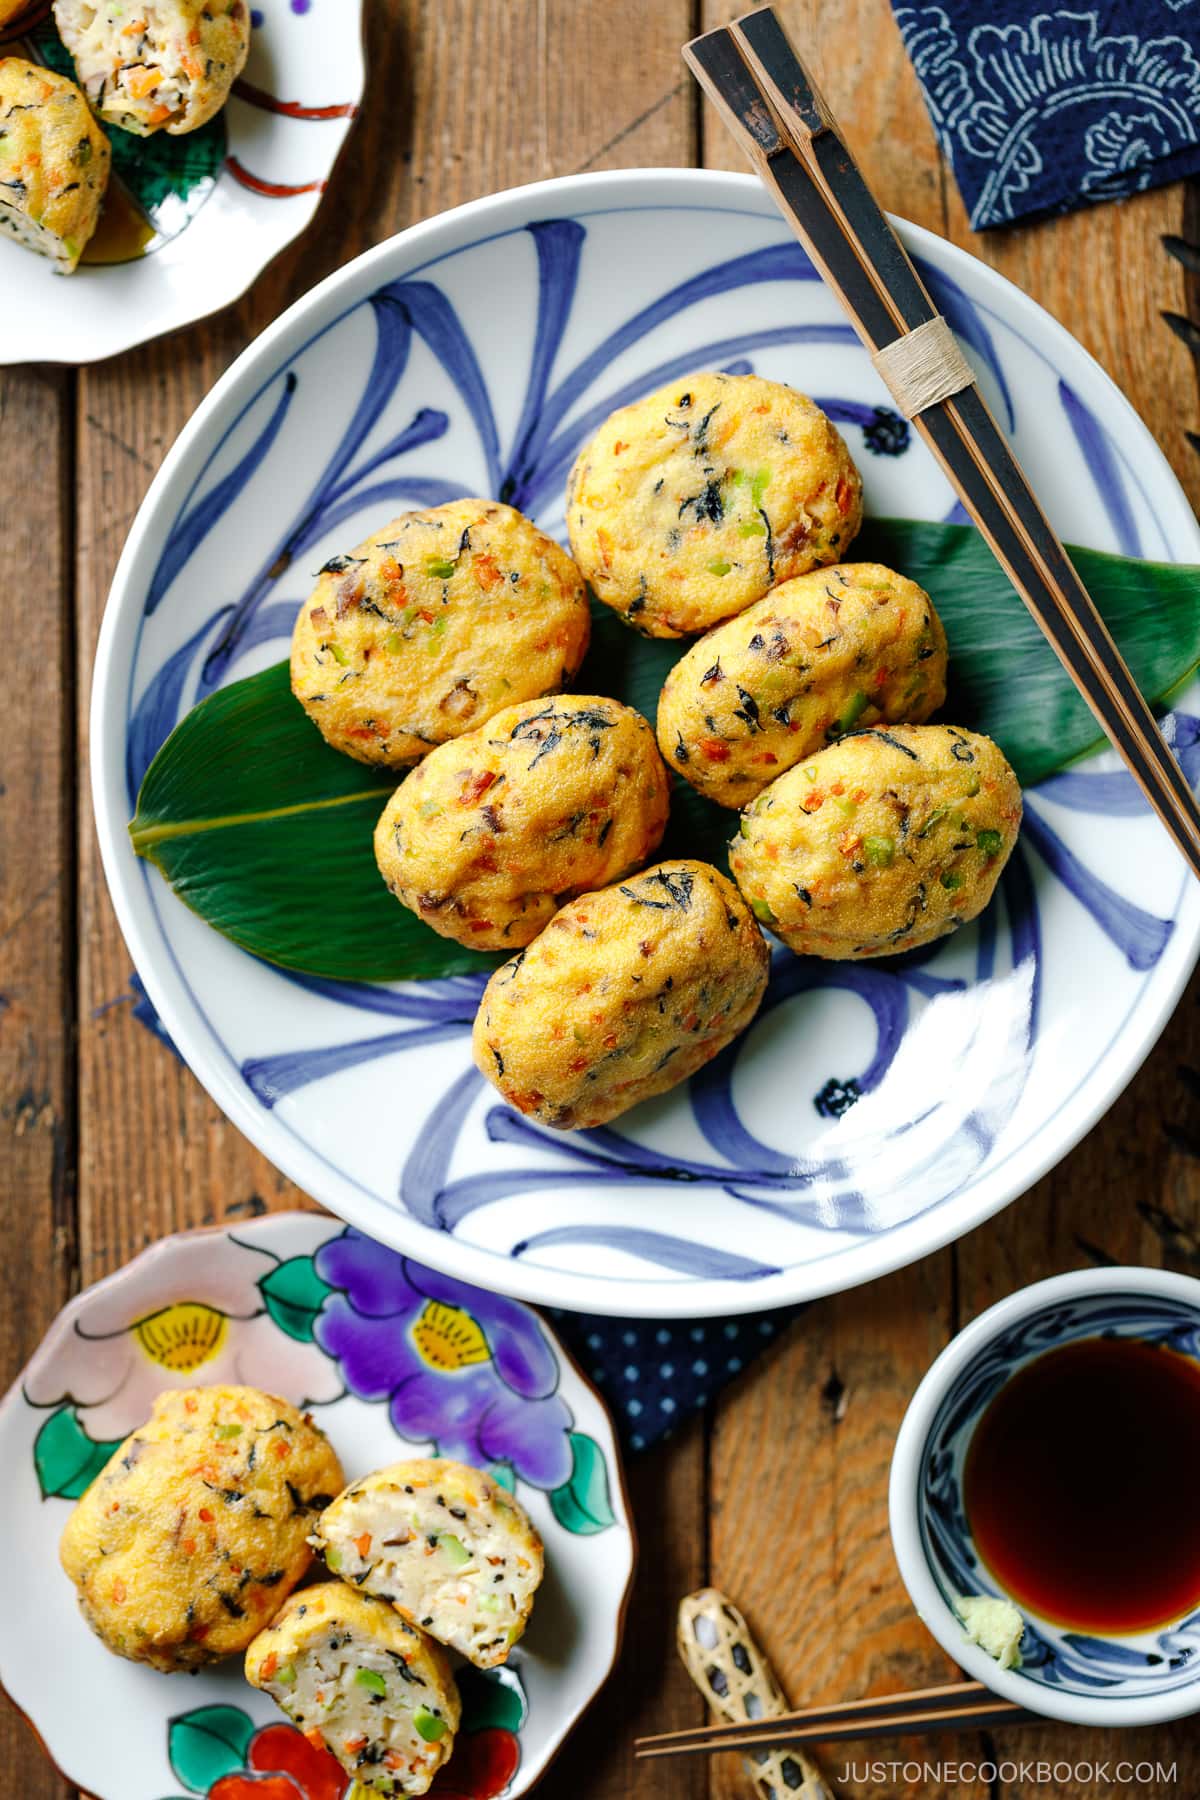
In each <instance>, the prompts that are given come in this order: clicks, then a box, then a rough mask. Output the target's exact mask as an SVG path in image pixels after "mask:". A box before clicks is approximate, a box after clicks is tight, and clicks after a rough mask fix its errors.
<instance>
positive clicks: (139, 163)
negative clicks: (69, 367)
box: [0, 0, 365, 364]
mask: <svg viewBox="0 0 1200 1800" xmlns="http://www.w3.org/2000/svg"><path fill="white" fill-rule="evenodd" d="M49 12H50V6H49V0H29V5H28V6H27V7H26V8H25V9H24V10H23V11H22V12H21V13H20V14H19V15H18V16H17V17H16V18H14V19H13V21H12V23H11V24H10V25H9V26H7V27H5V28H0V55H18V56H26V57H29V58H31V59H32V60H34V61H36V62H44V63H46V64H48V65H49V66H51V67H53V68H56V69H58V70H59V71H60V72H61V73H62V74H64V75H69V76H73V74H74V71H73V68H72V65H71V59H70V57H69V55H68V54H67V52H66V51H65V50H64V49H63V46H62V43H61V41H60V40H59V37H58V34H57V32H56V31H55V29H54V24H53V21H52V20H51V18H50V17H49ZM251 15H252V27H253V35H252V37H251V45H250V60H249V62H248V63H247V65H246V69H245V72H244V74H243V75H242V78H241V79H240V81H238V83H237V85H236V87H235V88H234V91H233V95H232V97H231V99H230V101H229V104H228V105H227V106H226V107H225V108H224V110H223V111H222V112H221V113H219V114H218V116H217V117H216V118H215V119H213V120H211V121H210V123H209V124H207V125H205V126H202V127H201V129H200V130H199V131H193V132H190V133H188V135H187V136H185V137H168V136H167V135H166V134H165V133H163V132H159V133H158V134H157V135H156V136H154V137H151V138H139V137H134V136H132V135H131V134H130V133H129V132H125V131H117V130H112V131H110V132H109V134H108V135H109V138H110V140H111V142H112V147H113V180H112V184H111V186H110V189H109V194H108V198H107V199H106V201H105V210H104V215H103V217H102V219H101V222H100V226H99V229H98V230H97V233H96V236H95V238H94V239H93V242H92V244H91V245H89V247H88V250H87V251H86V252H85V255H84V261H83V263H82V264H81V265H80V267H79V269H78V270H77V271H76V273H75V274H74V275H72V276H70V277H63V276H61V275H56V274H55V272H54V270H53V269H52V267H51V266H50V264H49V263H48V262H47V261H45V259H44V258H42V257H38V256H32V255H31V254H30V253H29V251H27V250H23V249H22V248H21V247H20V246H19V245H18V244H15V243H13V242H11V241H10V240H8V239H5V240H4V241H2V242H0V293H3V295H4V332H3V334H2V336H0V364H4V363H25V362H64V363H90V362H98V361H100V359H101V358H102V357H106V356H115V355H116V354H117V353H118V352H119V351H122V350H129V349H132V348H133V346H134V345H135V344H144V343H145V342H147V340H148V339H150V338H154V337H159V336H160V335H161V334H162V333H163V332H165V331H177V330H179V329H180V328H181V327H182V326H184V325H190V324H192V323H193V322H194V321H195V320H197V319H203V318H205V317H207V315H208V314H209V313H212V312H216V311H218V310H219V309H220V308H221V307H223V306H229V305H230V304H231V303H232V302H233V301H234V300H236V299H237V298H238V296H239V295H240V294H244V293H245V291H246V289H247V288H248V287H249V286H250V284H251V283H252V282H253V281H255V280H256V279H257V277H258V276H259V275H260V274H261V273H262V271H263V270H264V269H265V268H266V266H267V264H268V263H269V262H271V261H272V260H273V259H274V258H275V257H276V256H278V255H279V252H280V251H281V250H283V249H284V248H285V247H286V246H287V245H288V244H290V243H291V242H292V240H293V238H296V237H298V236H299V235H300V233H301V232H302V231H303V230H304V228H305V226H306V225H307V224H308V222H309V220H310V219H311V218H312V216H313V214H314V213H315V212H316V210H317V207H318V206H319V205H320V203H321V195H322V194H323V193H324V191H325V185H326V182H327V181H328V179H329V176H330V173H331V172H332V169H333V165H334V163H335V162H336V161H337V159H338V156H339V154H340V152H341V148H342V145H343V144H344V143H345V141H346V134H347V133H348V131H349V129H350V126H351V123H352V121H353V119H354V115H355V113H356V112H357V110H358V104H359V101H360V100H361V98H362V92H363V85H364V81H365V67H364V63H363V51H362V0H256V3H255V4H254V5H253V6H252V8H251Z"/></svg>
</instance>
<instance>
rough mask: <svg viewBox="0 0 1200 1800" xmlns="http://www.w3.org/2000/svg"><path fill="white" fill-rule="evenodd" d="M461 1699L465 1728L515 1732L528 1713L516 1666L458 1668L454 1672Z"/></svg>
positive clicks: (463, 1725)
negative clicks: (455, 1672) (508, 1667)
mask: <svg viewBox="0 0 1200 1800" xmlns="http://www.w3.org/2000/svg"><path fill="white" fill-rule="evenodd" d="M455 1679H456V1681H457V1682H458V1692H459V1696H460V1698H461V1700H462V1709H463V1719H462V1729H463V1730H464V1731H490V1730H493V1729H494V1728H496V1727H497V1726H498V1727H499V1728H500V1729H501V1730H502V1731H512V1732H518V1731H520V1729H521V1727H522V1726H523V1725H524V1723H525V1721H526V1719H527V1718H528V1717H529V1703H528V1701H527V1700H526V1698H525V1689H524V1687H523V1686H522V1685H521V1677H520V1676H519V1675H518V1674H517V1671H516V1670H515V1669H488V1670H486V1671H485V1670H483V1669H472V1668H469V1667H468V1668H465V1669H459V1670H458V1671H457V1674H456V1676H455Z"/></svg>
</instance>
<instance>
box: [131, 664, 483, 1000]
mask: <svg viewBox="0 0 1200 1800" xmlns="http://www.w3.org/2000/svg"><path fill="white" fill-rule="evenodd" d="M395 786H396V776H395V774H394V773H392V772H389V771H386V770H376V769H371V768H368V767H367V766H366V764H364V763H356V762H353V761H351V759H350V758H349V757H348V756H342V755H340V754H339V752H338V751H336V750H331V749H330V748H329V746H328V744H326V742H325V740H324V739H323V738H322V737H321V735H320V733H319V732H318V731H317V730H316V729H315V728H314V726H313V725H312V724H311V723H310V722H309V720H308V718H307V717H306V716H305V714H304V712H303V711H302V709H301V708H300V707H299V706H298V705H297V704H296V701H295V700H294V699H293V697H292V692H291V685H290V679H289V674H288V665H287V664H286V663H277V664H276V665H275V666H274V667H273V668H270V669H266V670H264V672H263V673H262V674H261V675H251V676H250V677H249V678H248V680H246V681H236V682H234V683H233V685H232V686H231V687H227V688H221V689H220V690H219V691H218V692H217V693H215V694H213V695H212V696H211V697H210V698H209V699H207V700H203V701H201V703H200V705H199V706H197V707H195V708H193V710H192V711H191V712H190V713H189V714H188V715H187V717H186V718H185V719H183V720H182V721H181V722H180V724H179V725H178V726H177V727H176V729H175V730H174V731H173V732H172V734H171V736H170V737H169V738H168V739H167V742H166V743H165V744H164V745H163V747H162V749H161V750H160V751H159V753H158V755H157V756H156V757H155V759H154V761H153V763H152V764H151V765H150V768H149V770H148V772H147V774H146V779H145V781H144V782H143V783H142V791H141V793H140V794H139V795H138V808H137V815H136V817H135V818H134V821H133V823H132V825H131V826H130V828H129V831H130V837H131V838H132V840H133V847H134V849H135V850H136V851H137V852H138V854H139V855H140V856H145V857H147V858H148V859H149V860H150V861H151V862H153V863H155V864H157V866H158V867H159V868H160V869H161V870H162V872H163V874H164V875H165V876H166V878H167V880H168V881H169V882H170V883H171V886H172V887H173V888H174V889H175V892H176V893H177V894H178V895H179V896H180V898H181V899H183V900H185V901H186V902H187V904H188V905H189V906H191V907H193V908H194V909H195V910H196V912H198V913H199V914H200V915H201V916H202V917H203V918H205V919H207V920H208V922H209V924H210V925H215V926H216V927H217V929H218V930H219V931H223V932H224V933H225V934H226V936H227V937H231V938H232V939H233V940H234V942H235V943H237V944H241V946H242V947H243V949H245V950H250V951H252V952H253V953H254V954H255V955H256V956H263V957H266V958H267V960H268V961H269V962H277V963H282V964H283V965H284V967H286V968H290V969H304V970H305V971H307V973H309V974H311V975H328V976H333V977H336V978H341V979H343V980H350V981H386V980H401V979H406V978H411V979H420V978H422V977H424V978H429V977H431V976H435V975H465V974H470V973H471V972H472V971H474V970H476V969H490V968H493V967H494V966H495V964H496V963H497V962H499V961H500V960H502V959H501V958H500V957H498V956H485V955H482V954H481V953H480V952H479V951H476V950H464V949H462V947H461V946H460V945H458V944H455V943H452V942H451V941H450V939H449V938H442V937H439V936H438V935H437V933H436V932H435V931H431V930H430V928H429V926H428V925H425V924H423V923H422V922H421V920H420V919H418V918H417V917H416V915H415V914H413V913H410V912H409V911H408V909H407V908H406V907H403V906H400V905H398V904H397V902H396V901H395V900H393V898H392V896H391V895H390V894H389V893H388V891H387V889H386V887H385V886H384V884H383V881H382V879H381V877H380V874H379V870H378V869H377V868H376V866H375V855H374V851H373V849H372V846H371V834H372V832H373V831H374V829H375V822H376V820H377V819H378V817H379V815H380V813H381V812H382V811H383V808H384V805H385V803H386V801H387V798H388V796H389V794H390V793H391V792H392V790H393V788H394V787H395Z"/></svg>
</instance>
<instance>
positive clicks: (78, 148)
mask: <svg viewBox="0 0 1200 1800" xmlns="http://www.w3.org/2000/svg"><path fill="white" fill-rule="evenodd" d="M111 162H112V153H111V151H110V150H109V147H108V139H107V138H106V137H105V135H104V133H103V132H102V131H101V129H100V127H99V126H98V125H97V123H96V121H95V119H93V117H92V115H91V113H90V111H89V110H88V105H87V102H86V100H85V99H84V97H83V95H82V94H81V93H80V91H79V89H78V88H77V87H76V86H75V83H74V82H73V81H68V80H67V79H66V78H65V76H62V75H55V74H54V73H52V71H51V70H49V69H43V68H40V67H39V66H37V65H36V64H34V63H29V62H23V61H22V59H21V58H20V57H19V56H5V57H0V234H3V235H4V236H6V237H11V238H15V239H16V241H17V243H19V244H24V246H25V248H26V249H27V250H36V251H37V252H38V254H39V255H40V256H46V257H49V258H50V260H51V262H53V263H55V264H56V265H57V268H58V272H59V274H61V275H70V274H71V273H72V271H73V270H74V268H75V266H76V264H77V263H78V261H79V258H80V257H81V256H82V254H83V251H84V248H85V246H86V244H87V242H88V240H89V238H90V237H91V235H92V233H93V232H94V231H95V229H96V221H97V219H98V218H99V217H100V206H101V203H102V201H103V199H104V194H105V190H106V188H107V187H108V176H109V168H110V165H111Z"/></svg>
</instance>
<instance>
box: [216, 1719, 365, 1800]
mask: <svg viewBox="0 0 1200 1800" xmlns="http://www.w3.org/2000/svg"><path fill="white" fill-rule="evenodd" d="M349 1786H350V1777H349V1776H348V1775H347V1774H346V1772H345V1770H344V1769H343V1768H342V1766H341V1764H340V1763H339V1762H338V1760H337V1758H336V1757H334V1756H331V1755H330V1754H329V1751H328V1750H319V1749H318V1748H317V1746H316V1745H315V1744H310V1743H309V1741H308V1739H307V1738H306V1737H305V1736H304V1734H303V1732H300V1731H297V1730H296V1727H295V1726H294V1725H266V1726H264V1727H263V1729H262V1730H261V1731H256V1732H255V1734H254V1737H253V1738H252V1739H251V1742H250V1748H249V1750H248V1751H247V1752H246V1768H245V1770H244V1771H239V1772H238V1774H236V1775H222V1777H221V1779H220V1781H218V1782H215V1783H214V1784H213V1786H212V1787H211V1788H210V1789H209V1791H208V1800H342V1795H343V1794H344V1793H345V1792H346V1789H347V1788H348V1787H349Z"/></svg>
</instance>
